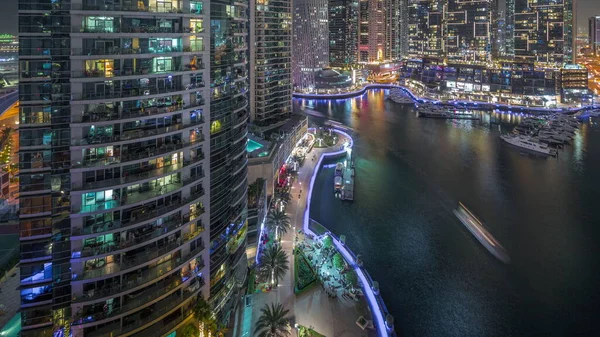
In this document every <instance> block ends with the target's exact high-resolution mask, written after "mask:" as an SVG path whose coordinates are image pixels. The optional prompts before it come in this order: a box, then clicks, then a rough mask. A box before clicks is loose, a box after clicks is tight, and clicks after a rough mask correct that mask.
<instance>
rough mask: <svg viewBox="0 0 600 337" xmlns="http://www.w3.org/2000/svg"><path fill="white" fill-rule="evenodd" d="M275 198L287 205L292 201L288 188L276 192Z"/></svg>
mask: <svg viewBox="0 0 600 337" xmlns="http://www.w3.org/2000/svg"><path fill="white" fill-rule="evenodd" d="M275 200H277V202H280V203H282V204H283V205H287V204H289V203H290V201H292V196H291V195H290V192H289V191H288V190H284V189H280V190H277V191H276V192H275Z"/></svg>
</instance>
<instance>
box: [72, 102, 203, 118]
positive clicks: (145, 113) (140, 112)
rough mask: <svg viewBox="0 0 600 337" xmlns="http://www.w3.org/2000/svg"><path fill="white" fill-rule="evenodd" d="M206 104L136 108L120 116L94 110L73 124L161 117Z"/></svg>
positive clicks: (110, 111)
mask: <svg viewBox="0 0 600 337" xmlns="http://www.w3.org/2000/svg"><path fill="white" fill-rule="evenodd" d="M205 103H206V102H205V101H204V100H200V101H198V102H196V103H193V104H189V105H183V104H173V105H169V106H166V105H162V106H157V105H156V106H147V107H144V108H135V109H128V110H123V111H121V113H120V114H119V113H118V112H117V111H113V110H110V109H109V110H107V109H94V110H89V111H87V112H85V113H84V114H83V115H82V116H81V119H80V120H79V119H73V121H72V123H86V122H99V121H111V120H120V119H129V118H139V117H150V116H153V115H160V114H165V113H171V112H178V111H183V110H186V109H192V108H196V107H200V106H202V105H204V104H205Z"/></svg>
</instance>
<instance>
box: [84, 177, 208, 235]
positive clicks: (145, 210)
mask: <svg viewBox="0 0 600 337" xmlns="http://www.w3.org/2000/svg"><path fill="white" fill-rule="evenodd" d="M202 196H204V190H203V189H199V190H196V191H193V192H192V193H190V195H189V196H187V197H186V198H183V199H179V200H178V201H176V202H172V203H171V204H169V205H166V206H162V207H156V206H147V207H146V206H144V207H142V208H140V209H139V210H138V211H137V212H136V214H135V216H131V217H130V218H127V219H123V220H120V221H107V222H102V223H95V224H93V225H90V226H86V227H84V228H82V229H76V228H74V229H73V233H72V234H73V235H74V236H75V235H89V234H97V233H102V232H107V231H112V230H117V229H120V228H127V227H132V226H135V225H137V224H141V223H143V222H146V221H149V220H151V219H155V218H156V219H157V218H160V217H162V216H166V215H168V213H169V212H172V211H174V210H177V209H180V208H181V207H182V206H183V205H186V204H190V203H193V202H196V201H197V200H198V199H199V198H201V197H202ZM199 212H200V213H199V214H198V215H196V216H199V215H201V214H203V213H204V209H202V210H200V211H199ZM186 216H187V217H188V218H187V219H186ZM186 216H184V220H183V224H186V223H188V222H189V221H191V220H190V218H189V217H190V215H186ZM192 220H193V219H192Z"/></svg>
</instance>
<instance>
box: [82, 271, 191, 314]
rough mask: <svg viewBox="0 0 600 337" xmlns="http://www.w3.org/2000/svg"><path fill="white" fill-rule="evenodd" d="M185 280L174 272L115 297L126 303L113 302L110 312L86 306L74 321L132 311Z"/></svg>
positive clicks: (173, 288) (171, 289)
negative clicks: (138, 288) (148, 284)
mask: <svg viewBox="0 0 600 337" xmlns="http://www.w3.org/2000/svg"><path fill="white" fill-rule="evenodd" d="M188 280H189V278H188ZM184 282H185V281H182V278H181V276H179V275H174V274H173V275H171V276H169V277H167V278H165V279H162V280H160V281H158V282H156V283H155V284H153V285H150V286H147V287H146V288H145V289H142V290H138V291H134V292H130V293H128V294H125V295H124V296H123V297H122V298H117V299H113V300H117V302H116V303H119V302H118V300H119V299H120V300H121V301H122V302H125V303H123V304H122V305H120V306H114V304H113V308H112V310H111V311H110V312H109V313H105V312H104V311H97V310H93V309H91V308H89V307H88V308H87V310H86V309H85V307H84V309H83V310H82V311H81V312H79V313H77V314H75V316H74V317H73V321H74V322H82V324H85V323H88V322H94V321H99V320H103V319H107V318H110V317H114V316H117V315H123V314H127V313H129V312H130V311H133V310H135V309H138V308H140V307H141V306H143V305H145V304H147V303H148V302H151V301H152V300H154V299H157V298H160V297H162V296H164V295H166V294H169V293H170V292H172V291H174V290H175V289H176V288H178V287H179V286H181V285H182V284H183V283H184ZM100 304H101V303H100ZM101 310H102V309H101Z"/></svg>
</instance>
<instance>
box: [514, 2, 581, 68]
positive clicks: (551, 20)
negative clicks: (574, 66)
mask: <svg viewBox="0 0 600 337" xmlns="http://www.w3.org/2000/svg"><path fill="white" fill-rule="evenodd" d="M575 3H576V0H514V46H515V58H516V59H518V60H522V61H528V62H542V63H548V64H554V65H560V64H563V63H572V62H574V61H575V50H576V49H575V41H576V39H575V33H576V29H574V26H575V25H576V15H575V14H576V10H575V7H574V5H575Z"/></svg>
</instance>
